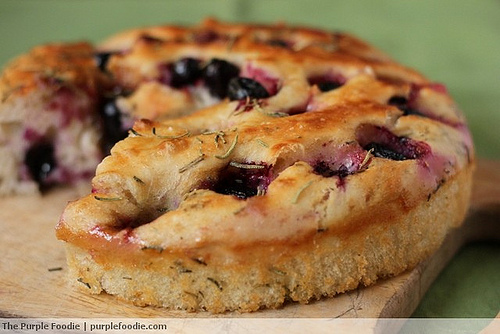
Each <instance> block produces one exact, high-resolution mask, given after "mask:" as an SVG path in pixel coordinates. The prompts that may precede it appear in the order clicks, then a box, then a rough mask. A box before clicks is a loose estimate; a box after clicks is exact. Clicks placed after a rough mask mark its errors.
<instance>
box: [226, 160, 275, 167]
mask: <svg viewBox="0 0 500 334" xmlns="http://www.w3.org/2000/svg"><path fill="white" fill-rule="evenodd" d="M229 165H230V166H233V167H236V168H243V169H262V168H266V166H263V165H253V164H242V163H239V162H236V161H231V162H230V163H229Z"/></svg>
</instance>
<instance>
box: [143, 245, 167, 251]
mask: <svg viewBox="0 0 500 334" xmlns="http://www.w3.org/2000/svg"><path fill="white" fill-rule="evenodd" d="M148 249H152V250H155V251H157V252H158V253H161V252H163V247H161V246H144V247H142V248H141V250H148Z"/></svg>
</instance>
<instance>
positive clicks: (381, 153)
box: [364, 142, 407, 161]
mask: <svg viewBox="0 0 500 334" xmlns="http://www.w3.org/2000/svg"><path fill="white" fill-rule="evenodd" d="M364 149H365V150H367V151H368V150H372V151H371V152H372V154H373V155H374V156H376V157H379V158H385V159H391V160H397V161H401V160H406V159H407V157H406V156H404V155H403V154H401V153H399V152H396V151H394V150H393V149H391V148H389V147H387V146H385V145H382V144H378V143H373V142H372V143H369V144H368V145H366V146H365V147H364Z"/></svg>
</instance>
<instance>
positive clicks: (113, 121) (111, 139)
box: [99, 97, 128, 154]
mask: <svg viewBox="0 0 500 334" xmlns="http://www.w3.org/2000/svg"><path fill="white" fill-rule="evenodd" d="M99 114H100V116H101V120H102V130H103V134H102V140H101V141H102V143H101V144H102V148H103V151H104V153H105V154H108V153H109V151H110V150H111V147H113V145H114V144H116V143H117V142H118V141H120V140H122V139H124V138H125V137H127V135H128V130H127V129H124V128H123V122H122V113H121V111H120V109H119V108H118V106H117V105H116V98H115V97H112V98H104V100H103V101H102V104H101V109H100V113H99Z"/></svg>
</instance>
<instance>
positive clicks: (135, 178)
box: [134, 175, 145, 184]
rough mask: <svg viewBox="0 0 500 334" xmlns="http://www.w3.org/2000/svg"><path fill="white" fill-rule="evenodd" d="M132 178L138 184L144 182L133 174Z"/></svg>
mask: <svg viewBox="0 0 500 334" xmlns="http://www.w3.org/2000/svg"><path fill="white" fill-rule="evenodd" d="M134 180H135V181H136V182H138V183H140V184H145V183H144V181H143V180H141V179H140V178H138V177H137V176H135V175H134Z"/></svg>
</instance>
